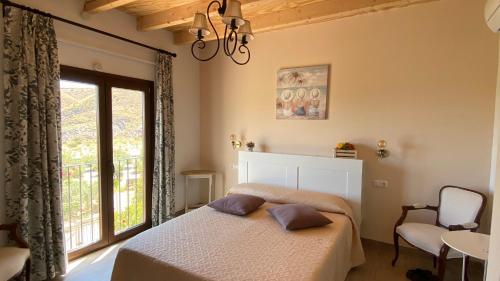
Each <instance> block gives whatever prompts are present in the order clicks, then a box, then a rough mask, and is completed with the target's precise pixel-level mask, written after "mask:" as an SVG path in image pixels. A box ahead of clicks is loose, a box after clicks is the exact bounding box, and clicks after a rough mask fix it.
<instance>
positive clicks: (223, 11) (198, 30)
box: [189, 0, 254, 65]
mask: <svg viewBox="0 0 500 281" xmlns="http://www.w3.org/2000/svg"><path fill="white" fill-rule="evenodd" d="M214 5H215V6H218V8H217V12H218V13H219V15H220V16H221V17H222V22H223V23H224V24H225V25H226V27H225V30H224V40H223V43H222V44H223V48H224V54H226V56H228V57H230V58H231V59H232V60H233V61H234V62H235V63H236V64H239V65H245V64H247V63H248V62H249V61H250V50H249V49H248V47H247V44H248V42H249V41H250V40H253V38H254V36H253V33H252V27H251V26H250V21H248V20H245V19H244V18H243V16H242V14H241V3H240V1H237V0H228V1H226V0H222V3H221V2H219V1H217V0H215V1H212V2H210V4H208V7H207V13H206V15H205V14H203V13H196V14H194V20H193V25H192V26H191V28H190V29H189V32H190V33H192V34H193V35H195V36H196V41H194V42H193V44H192V45H191V53H192V54H193V57H195V58H196V59H197V60H199V61H208V60H211V59H213V58H214V57H215V56H216V55H217V53H218V52H219V49H220V40H219V39H220V38H219V34H218V33H217V30H216V29H215V27H214V24H213V23H212V20H211V19H210V9H211V8H212V6H214ZM207 18H208V22H209V23H210V25H211V26H212V29H213V31H214V33H215V37H216V38H217V49H216V50H215V53H214V54H212V55H211V56H209V57H208V58H200V57H199V56H197V55H196V53H195V51H194V50H195V48H198V49H200V50H202V49H205V47H206V42H205V41H204V38H205V37H206V36H208V35H210V30H209V29H208V24H207ZM236 50H238V53H239V54H240V55H243V56H244V57H246V59H244V60H242V61H239V60H237V59H236V58H235V57H234V55H235V54H236Z"/></svg>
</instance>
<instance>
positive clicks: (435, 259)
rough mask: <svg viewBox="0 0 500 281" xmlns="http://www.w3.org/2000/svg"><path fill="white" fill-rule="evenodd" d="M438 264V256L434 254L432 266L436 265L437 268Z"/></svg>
mask: <svg viewBox="0 0 500 281" xmlns="http://www.w3.org/2000/svg"><path fill="white" fill-rule="evenodd" d="M436 265H437V257H436V256H432V266H433V267H434V269H436Z"/></svg>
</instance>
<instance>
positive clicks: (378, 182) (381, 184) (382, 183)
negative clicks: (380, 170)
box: [373, 180, 389, 188]
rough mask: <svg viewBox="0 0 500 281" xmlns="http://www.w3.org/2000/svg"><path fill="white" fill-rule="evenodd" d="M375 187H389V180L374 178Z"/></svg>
mask: <svg viewBox="0 0 500 281" xmlns="http://www.w3.org/2000/svg"><path fill="white" fill-rule="evenodd" d="M373 187H375V188H387V187H389V182H388V181H386V180H374V181H373Z"/></svg>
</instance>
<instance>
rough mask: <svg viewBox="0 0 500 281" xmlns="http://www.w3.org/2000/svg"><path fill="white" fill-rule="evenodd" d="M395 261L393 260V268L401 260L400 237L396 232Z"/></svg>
mask: <svg viewBox="0 0 500 281" xmlns="http://www.w3.org/2000/svg"><path fill="white" fill-rule="evenodd" d="M394 251H395V255H394V259H393V260H392V266H395V265H396V262H397V261H398V258H399V235H398V234H397V233H396V232H394Z"/></svg>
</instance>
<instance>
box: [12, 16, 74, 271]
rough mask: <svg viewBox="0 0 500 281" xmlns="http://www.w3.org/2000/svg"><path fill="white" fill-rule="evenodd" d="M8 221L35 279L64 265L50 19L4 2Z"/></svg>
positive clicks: (55, 74) (55, 60) (56, 89)
mask: <svg viewBox="0 0 500 281" xmlns="http://www.w3.org/2000/svg"><path fill="white" fill-rule="evenodd" d="M4 9H5V15H4V54H3V55H4V57H3V58H4V99H5V100H4V113H5V134H4V139H5V158H4V159H3V161H5V178H4V184H5V189H6V194H5V196H6V203H7V220H8V221H9V222H15V223H18V224H19V226H20V228H21V234H22V236H23V237H24V239H25V240H26V241H27V242H28V243H29V246H30V250H31V260H32V262H31V280H46V279H50V278H52V277H54V276H55V275H56V274H57V273H63V272H64V271H65V267H66V259H65V250H64V237H63V215H62V202H61V199H62V198H61V113H60V112H61V111H60V93H59V62H58V58H57V41H56V35H55V32H54V27H53V23H52V20H51V19H50V18H47V17H43V16H39V15H35V14H33V13H30V12H26V11H21V10H19V9H17V8H11V7H4Z"/></svg>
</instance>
